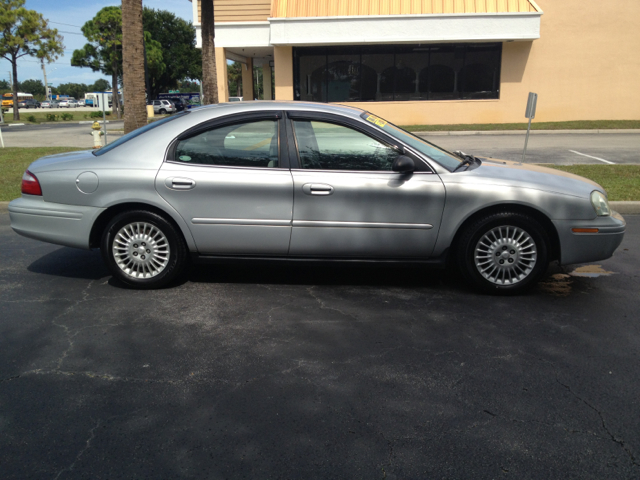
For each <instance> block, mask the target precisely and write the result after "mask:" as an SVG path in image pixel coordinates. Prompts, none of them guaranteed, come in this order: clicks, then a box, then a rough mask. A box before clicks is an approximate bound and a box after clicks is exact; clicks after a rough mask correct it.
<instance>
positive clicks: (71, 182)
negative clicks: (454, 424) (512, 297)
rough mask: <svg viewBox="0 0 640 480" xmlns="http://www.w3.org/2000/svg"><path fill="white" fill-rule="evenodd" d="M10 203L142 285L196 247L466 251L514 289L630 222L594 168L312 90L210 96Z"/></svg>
mask: <svg viewBox="0 0 640 480" xmlns="http://www.w3.org/2000/svg"><path fill="white" fill-rule="evenodd" d="M9 212H10V215H11V226H12V227H13V229H14V230H15V231H16V232H17V233H19V234H20V235H24V236H26V237H29V238H35V239H38V240H42V241H46V242H51V243H56V244H60V245H67V246H70V247H78V248H85V249H89V248H100V249H101V251H102V255H103V258H104V260H105V262H106V264H107V265H108V266H109V268H110V270H111V272H112V273H113V275H114V276H115V277H117V278H118V279H120V280H121V281H122V282H124V283H126V284H128V285H131V286H134V287H137V288H156V287H161V286H164V285H167V284H169V283H170V282H172V281H174V280H175V279H176V277H178V276H180V275H182V274H183V273H184V272H185V270H186V268H187V266H188V264H189V260H190V259H194V260H201V261H206V260H209V261H219V260H222V259H227V260H228V259H229V258H231V259H239V258H244V259H246V258H251V259H265V258H267V259H271V260H285V261H286V260H293V259H295V260H300V259H313V260H323V261H371V260H376V261H387V262H409V263H424V264H432V265H440V266H445V265H453V266H455V267H457V268H458V269H459V270H460V271H461V272H462V274H463V276H464V278H465V279H466V280H467V281H468V282H469V283H471V284H472V285H474V286H476V287H477V288H479V289H480V290H482V291H485V292H492V293H498V294H512V293H516V292H520V291H522V290H524V289H526V288H528V287H531V286H532V285H533V284H535V282H536V281H538V280H539V279H540V278H541V276H542V275H543V274H544V273H545V271H546V269H547V266H548V264H549V262H550V261H551V260H558V261H559V262H560V263H561V264H573V263H583V262H591V261H596V260H602V259H605V258H608V257H610V256H611V255H612V254H613V252H614V251H615V249H616V248H617V247H618V246H619V245H620V242H621V241H622V237H623V235H624V232H625V221H624V219H623V218H622V217H621V216H620V215H619V214H617V213H616V212H613V211H611V210H610V208H609V204H608V202H607V196H606V192H605V191H604V189H603V188H602V187H601V186H599V185H598V184H596V183H594V182H592V181H590V180H587V179H585V178H582V177H578V176H575V175H571V174H568V173H564V172H560V171H557V170H552V169H548V168H543V167H539V166H533V165H522V164H519V163H516V162H510V161H503V160H495V159H491V158H476V157H475V156H473V155H466V154H464V153H462V152H456V153H451V152H448V151H446V150H444V149H442V148H439V147H437V146H435V145H433V144H431V143H429V142H427V141H425V140H423V139H421V138H419V137H416V136H414V135H412V134H410V133H408V132H406V131H404V130H402V129H400V128H398V127H396V126H394V125H392V124H391V123H389V122H387V121H385V120H383V119H381V118H379V117H377V116H375V115H372V114H370V113H367V112H364V111H362V110H359V109H355V108H348V107H341V106H334V105H326V104H313V103H302V102H291V103H286V102H236V103H228V104H221V105H217V106H210V107H201V108H197V109H193V110H189V111H186V112H183V113H179V114H177V115H174V116H171V117H168V118H165V119H163V120H160V121H157V122H154V123H151V124H149V125H147V126H145V127H143V128H140V129H138V130H136V131H134V132H132V133H130V134H128V135H125V136H123V137H122V138H120V139H119V140H117V141H115V142H113V143H111V144H110V145H108V146H106V147H104V148H101V149H99V150H96V151H83V152H73V153H68V154H61V155H53V156H49V157H44V158H42V159H40V160H37V161H36V162H34V163H33V164H31V165H30V166H29V168H28V170H27V171H26V172H25V174H24V177H23V181H22V197H21V198H19V199H16V200H14V201H13V202H11V203H10V205H9Z"/></svg>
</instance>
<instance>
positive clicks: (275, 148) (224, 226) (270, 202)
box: [156, 113, 293, 255]
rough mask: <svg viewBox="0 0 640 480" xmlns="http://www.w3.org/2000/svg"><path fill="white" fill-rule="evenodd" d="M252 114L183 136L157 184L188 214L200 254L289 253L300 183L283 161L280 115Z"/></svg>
mask: <svg viewBox="0 0 640 480" xmlns="http://www.w3.org/2000/svg"><path fill="white" fill-rule="evenodd" d="M264 117H265V114H263V115H262V117H261V118H248V119H247V118H245V119H242V120H240V121H238V120H236V121H234V122H233V123H230V124H223V125H217V126H215V127H212V128H209V129H204V131H198V132H197V133H194V134H191V135H187V136H186V137H184V138H181V139H180V140H179V141H178V142H177V144H176V145H175V146H174V150H173V151H172V152H171V153H170V154H169V155H170V158H169V159H168V160H169V161H166V162H165V163H164V164H163V166H162V168H161V169H160V171H159V173H158V176H157V178H156V189H157V191H158V192H159V193H160V195H161V196H162V197H163V198H164V199H165V200H166V201H167V202H169V203H170V204H171V205H172V206H173V207H174V208H175V209H176V210H177V211H178V212H179V213H180V215H182V217H183V218H184V219H185V221H186V222H187V224H188V225H189V228H190V229H191V233H192V234H193V238H194V240H195V243H196V246H197V247H198V251H199V252H200V253H201V254H210V255H216V254H218V255H286V254H287V251H288V248H289V239H290V236H291V218H292V203H293V181H292V178H291V172H290V171H289V168H288V165H282V162H281V156H280V153H279V152H280V148H279V144H280V141H279V131H280V129H281V128H282V125H281V122H282V120H281V119H278V118H276V114H274V113H271V114H269V115H268V118H264Z"/></svg>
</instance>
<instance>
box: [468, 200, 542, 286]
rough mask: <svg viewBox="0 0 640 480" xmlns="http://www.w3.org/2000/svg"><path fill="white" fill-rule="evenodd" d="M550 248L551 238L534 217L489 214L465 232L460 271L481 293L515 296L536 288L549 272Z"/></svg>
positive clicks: (520, 214)
mask: <svg viewBox="0 0 640 480" xmlns="http://www.w3.org/2000/svg"><path fill="white" fill-rule="evenodd" d="M548 245H549V237H548V235H547V234H546V232H545V230H544V228H543V227H542V225H540V223H539V222H538V221H537V220H535V219H534V218H533V217H531V216H529V215H525V214H522V213H517V212H498V213H493V214H488V215H485V216H483V217H481V218H479V219H477V220H476V221H474V222H473V223H471V224H470V225H468V226H467V227H466V228H465V230H464V231H463V232H462V235H461V236H460V241H459V244H458V251H457V259H458V267H459V268H460V271H461V272H462V275H463V276H464V277H465V279H466V280H467V281H468V282H469V283H471V284H472V285H473V286H475V287H477V288H478V289H479V290H481V291H484V292H486V293H492V294H496V295H513V294H516V293H521V292H523V291H525V290H527V289H528V288H530V287H532V286H533V285H535V284H536V283H537V282H538V280H540V278H541V277H542V275H544V273H545V272H546V271H547V267H548V263H549V260H548Z"/></svg>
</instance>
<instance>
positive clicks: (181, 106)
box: [167, 97, 187, 112]
mask: <svg viewBox="0 0 640 480" xmlns="http://www.w3.org/2000/svg"><path fill="white" fill-rule="evenodd" d="M167 100H169V101H170V102H171V103H173V105H174V106H175V107H176V112H182V111H183V110H185V109H186V108H187V104H186V103H185V102H184V100H182V99H181V98H180V97H171V98H168V99H167Z"/></svg>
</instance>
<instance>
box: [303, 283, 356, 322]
mask: <svg viewBox="0 0 640 480" xmlns="http://www.w3.org/2000/svg"><path fill="white" fill-rule="evenodd" d="M314 288H316V287H315V285H314V286H311V287H309V288H307V292H308V293H309V295H310V296H311V298H313V299H314V300H315V301H316V302H318V305H320V309H321V310H333V311H334V312H338V313H339V314H341V315H344V316H345V317H349V318H353V319H354V320H357V321H361V319H360V318H358V317H356V316H355V315H353V314H351V313H347V312H343V311H342V310H340V309H339V308H334V307H327V306H326V305H325V302H324V300H322V299H321V298H320V297H318V296H317V295H316V294H315V293H313V289H314Z"/></svg>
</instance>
